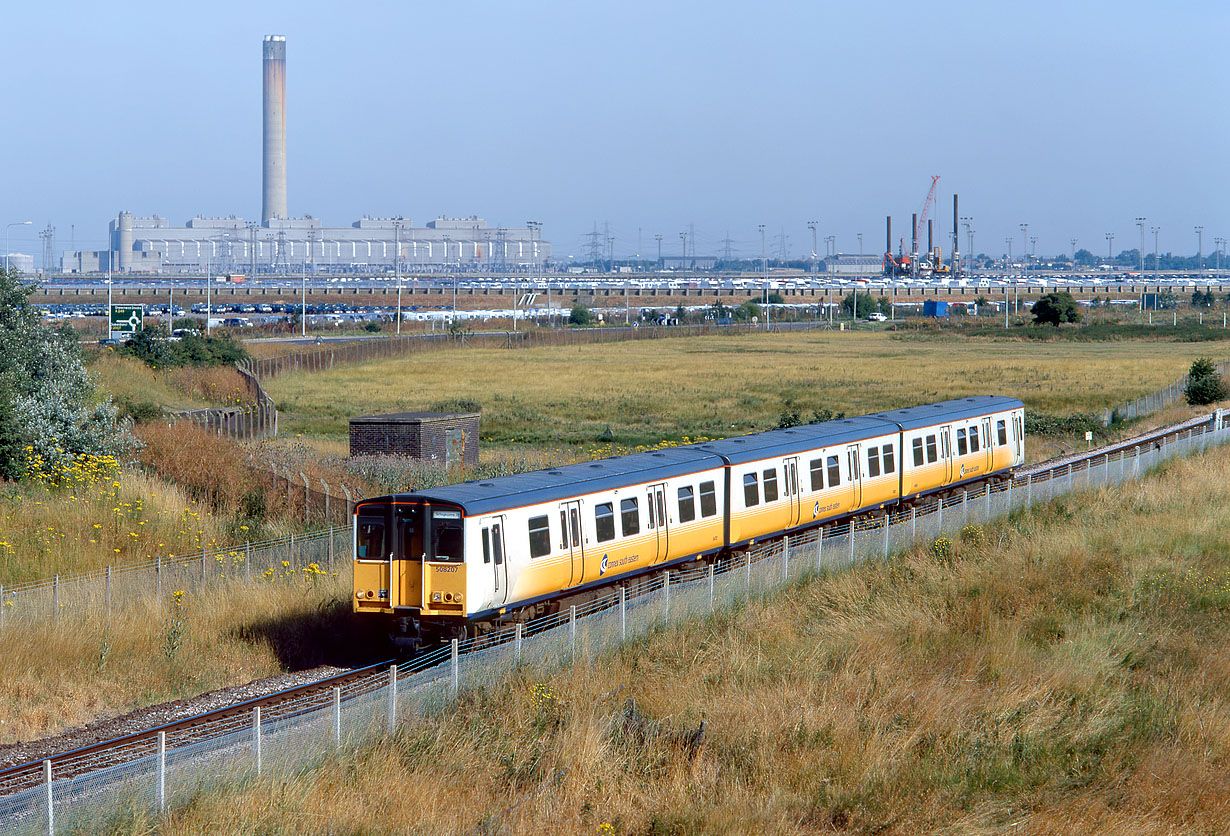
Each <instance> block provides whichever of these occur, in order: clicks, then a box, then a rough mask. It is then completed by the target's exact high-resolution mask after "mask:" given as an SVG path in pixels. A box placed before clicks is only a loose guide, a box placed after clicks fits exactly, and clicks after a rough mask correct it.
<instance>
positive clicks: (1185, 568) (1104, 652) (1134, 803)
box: [124, 450, 1230, 836]
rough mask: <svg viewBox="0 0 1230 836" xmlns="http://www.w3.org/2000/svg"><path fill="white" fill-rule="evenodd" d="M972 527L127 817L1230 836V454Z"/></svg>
mask: <svg viewBox="0 0 1230 836" xmlns="http://www.w3.org/2000/svg"><path fill="white" fill-rule="evenodd" d="M985 535H986V536H985V537H982V538H978V537H967V538H966V539H959V540H958V542H957V543H956V544H955V548H954V551H953V554H952V556H951V558H950V559H948V560H945V561H942V562H940V561H937V560H936V559H934V558H933V557H932V556H931V555H930V553H929V551H928V550H927V549H925V548H921V547H920V548H915V549H912V550H910V551H909V552H908V553H906V554H904V555H901V556H898V557H896V558H894V559H893V560H891V561H889V562H887V563H884V564H876V565H868V566H863V567H860V568H857V569H854V570H851V571H848V572H845V573H842V574H838V575H835V576H831V577H826V578H821V579H817V580H813V581H810V582H807V583H803V584H800V585H798V586H796V587H794V588H792V589H790V590H788V591H786V592H784V593H781V594H779V595H776V596H774V597H771V598H769V599H766V600H765V601H763V602H761V601H755V602H752V603H751V604H750V605H748V606H745V607H742V608H740V609H737V610H735V611H731V612H725V613H722V614H719V615H718V616H716V617H714V618H712V619H709V620H707V621H704V622H694V623H689V624H686V625H680V626H677V627H674V628H672V629H670V630H665V631H661V632H658V633H656V634H654V635H652V636H650V637H649V638H647V639H645V640H643V641H640V642H637V643H635V644H634V645H631V646H629V647H627V648H626V649H624V650H622V651H620V652H617V653H615V654H611V655H608V656H604V657H601V658H598V659H595V660H589V661H588V662H587V663H585V664H580V665H577V666H574V667H571V668H568V669H565V670H563V671H560V672H557V673H542V672H534V671H532V670H524V671H523V673H522V675H521V676H520V677H519V678H517V679H516V680H515V681H513V682H511V683H509V684H508V685H507V686H499V687H494V688H492V689H490V690H487V691H481V692H475V693H470V694H467V695H465V696H464V698H463V699H462V701H461V702H460V704H458V705H457V706H456V708H455V709H454V710H449V711H447V712H444V713H442V714H441V715H440V716H436V717H431V718H426V719H424V720H422V721H420V722H417V723H415V724H413V725H410V726H407V727H406V728H404V729H403V730H402V731H401V732H400V733H399V734H398V735H397V736H396V737H395V738H394V739H392V740H388V741H385V742H382V743H379V744H377V745H374V746H371V747H369V748H366V749H363V750H362V751H359V752H357V753H348V754H347V755H345V756H344V757H339V758H336V759H331V760H327V761H326V762H325V763H323V764H322V765H319V766H317V767H315V768H312V769H310V770H307V771H305V772H303V773H300V774H298V775H294V776H290V777H287V776H280V777H279V778H278V779H276V780H274V781H264V782H256V783H254V784H249V785H244V786H242V787H238V788H234V789H228V790H225V791H221V790H220V791H217V792H214V793H208V794H205V795H202V796H199V797H198V798H197V799H196V800H195V801H194V802H193V803H191V804H190V805H189V806H188V807H186V808H184V809H181V810H178V811H176V812H174V813H173V814H172V815H171V816H170V817H168V818H167V819H166V820H163V821H154V820H149V821H146V820H143V818H142V817H141V816H137V817H136V819H135V820H130V821H127V822H126V823H125V825H124V829H133V830H145V829H157V830H159V832H162V833H166V834H174V835H175V836H196V834H204V833H217V832H232V833H262V834H275V833H287V834H290V833H294V834H301V835H304V836H306V834H326V833H358V832H362V833H369V834H384V833H389V834H392V833H407V832H409V833H462V832H476V833H487V834H505V833H507V834H512V833H524V832H533V833H540V832H541V833H577V834H695V833H749V834H750V833H783V834H794V833H799V834H802V833H827V832H848V833H883V834H917V833H1047V834H1073V836H1076V834H1081V836H1087V835H1088V834H1127V833H1132V834H1173V833H1193V834H1220V833H1225V832H1230V771H1227V770H1226V769H1225V760H1226V758H1227V757H1228V756H1230V649H1228V648H1230V641H1227V639H1230V558H1227V555H1230V452H1227V451H1225V450H1219V451H1216V452H1213V453H1211V454H1209V455H1207V456H1205V457H1201V458H1198V459H1193V460H1189V461H1181V462H1174V463H1171V464H1169V465H1168V466H1166V468H1165V469H1164V472H1163V473H1162V474H1161V475H1159V476H1156V477H1151V478H1149V479H1147V480H1146V481H1145V482H1143V483H1141V484H1134V485H1133V484H1129V485H1125V486H1123V487H1122V488H1119V489H1116V490H1107V491H1103V492H1100V493H1097V494H1091V495H1085V496H1082V497H1077V498H1069V499H1066V500H1063V501H1060V502H1056V503H1053V504H1051V505H1048V506H1043V507H1040V508H1039V509H1037V510H1036V511H1034V512H1032V513H1025V514H1020V515H1018V516H1015V517H1013V518H1012V519H1011V520H1008V521H1005V522H1003V523H1001V524H997V525H995V526H992V527H989V528H988V529H987V531H986V532H985ZM629 700H631V701H632V702H631V703H630V702H628V701H629ZM702 722H703V723H704V724H705V725H704V729H705V730H704V734H703V741H702V742H700V744H699V745H694V743H695V736H694V735H695V733H696V731H697V729H698V728H699V727H700V725H701V723H702Z"/></svg>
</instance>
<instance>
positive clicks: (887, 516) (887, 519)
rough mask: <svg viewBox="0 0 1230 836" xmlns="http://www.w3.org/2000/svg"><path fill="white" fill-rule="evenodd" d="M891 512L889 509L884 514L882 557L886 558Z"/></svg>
mask: <svg viewBox="0 0 1230 836" xmlns="http://www.w3.org/2000/svg"><path fill="white" fill-rule="evenodd" d="M892 517H893V514H892V512H891V511H889V512H888V513H887V514H885V515H884V559H885V560H888V530H889V529H890V528H891V527H892Z"/></svg>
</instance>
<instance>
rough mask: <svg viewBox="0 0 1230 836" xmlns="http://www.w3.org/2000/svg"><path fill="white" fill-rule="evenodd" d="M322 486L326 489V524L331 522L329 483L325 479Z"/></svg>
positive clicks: (321, 481)
mask: <svg viewBox="0 0 1230 836" xmlns="http://www.w3.org/2000/svg"><path fill="white" fill-rule="evenodd" d="M320 484H321V485H323V486H324V489H325V522H326V523H328V522H329V520H330V517H329V483H328V482H326V481H325V480H324V479H321V480H320ZM330 562H332V559H330Z"/></svg>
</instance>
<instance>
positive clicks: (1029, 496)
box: [1025, 473, 1034, 508]
mask: <svg viewBox="0 0 1230 836" xmlns="http://www.w3.org/2000/svg"><path fill="white" fill-rule="evenodd" d="M1025 486H1026V487H1025V507H1027V508H1028V507H1030V506H1032V505H1033V504H1034V475H1033V474H1032V473H1031V474H1029V481H1028V482H1026V483H1025Z"/></svg>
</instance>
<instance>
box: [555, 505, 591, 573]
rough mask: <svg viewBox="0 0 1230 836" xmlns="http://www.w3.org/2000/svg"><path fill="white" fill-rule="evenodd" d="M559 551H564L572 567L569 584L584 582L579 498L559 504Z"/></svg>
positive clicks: (583, 551)
mask: <svg viewBox="0 0 1230 836" xmlns="http://www.w3.org/2000/svg"><path fill="white" fill-rule="evenodd" d="M559 540H560V551H562V552H566V553H567V554H568V557H569V561H570V565H571V567H572V576H571V579H570V580H569V582H568V585H569V586H576V585H578V584H582V583H585V542H584V538H582V537H581V500H579V499H574V500H571V501H569V502H561V503H560V504H559Z"/></svg>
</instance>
